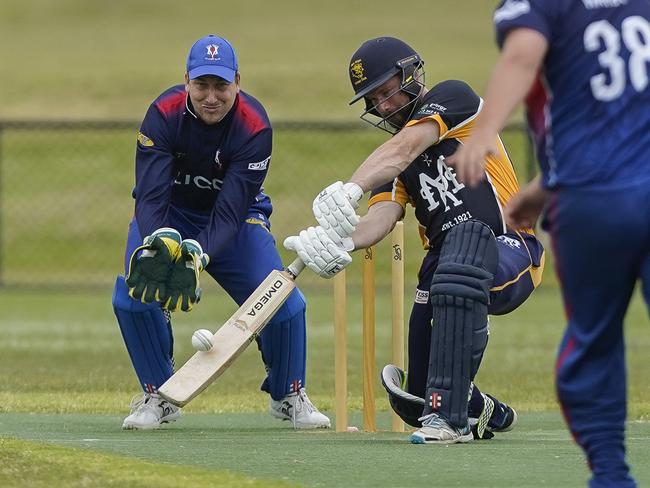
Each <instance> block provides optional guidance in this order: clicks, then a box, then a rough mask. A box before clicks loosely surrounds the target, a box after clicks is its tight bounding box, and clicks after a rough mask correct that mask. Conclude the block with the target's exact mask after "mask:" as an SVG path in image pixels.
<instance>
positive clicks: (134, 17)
mask: <svg viewBox="0 0 650 488" xmlns="http://www.w3.org/2000/svg"><path fill="white" fill-rule="evenodd" d="M493 3H495V2H476V1H475V0H438V1H436V3H435V5H432V4H431V2H428V1H426V0H414V1H411V2H409V4H408V6H405V7H404V8H403V9H399V11H398V10H397V9H396V6H395V4H394V3H393V2H390V1H388V0H379V1H376V2H373V3H372V4H367V3H365V2H362V1H360V0H353V1H349V2H294V1H289V0H278V1H275V2H268V1H264V0H248V1H246V2H220V3H219V4H218V5H217V6H215V4H214V2H209V1H207V0H198V1H193V2H191V4H184V3H179V2H175V1H172V0H139V1H138V2H132V1H129V0H114V1H111V2H99V1H95V2H88V1H83V0H59V1H56V2H52V1H50V0H29V1H27V2H25V1H22V0H3V1H2V2H0V57H1V58H2V59H3V63H2V64H1V65H0V79H2V80H3V85H2V86H3V104H2V108H1V109H0V118H3V117H4V118H6V117H11V118H36V119H42V118H48V119H49V118H66V119H69V118H127V119H128V118H136V119H138V118H140V117H142V115H143V114H144V112H145V110H146V107H147V105H148V104H149V103H150V102H151V100H152V99H153V98H154V97H155V96H156V95H157V94H158V93H160V92H161V91H162V90H164V89H165V88H167V87H168V86H170V85H173V84H177V83H181V82H182V77H183V72H184V69H185V60H186V56H187V52H188V50H189V48H190V46H191V45H192V43H193V42H194V41H195V40H196V39H197V38H199V37H201V36H203V35H205V34H207V33H211V32H214V33H218V34H221V35H223V36H225V37H227V38H229V39H230V40H231V41H232V42H233V44H234V45H235V48H236V50H237V53H238V56H239V64H240V71H241V74H242V86H243V88H244V90H246V91H249V92H250V93H252V94H254V95H256V96H257V97H259V98H260V99H261V100H263V101H264V103H265V105H266V106H267V108H268V110H269V113H270V115H271V118H272V119H274V120H280V119H298V120H302V119H311V120H322V119H335V120H339V119H354V118H356V115H357V109H356V108H355V109H350V108H349V107H348V103H347V102H348V100H349V99H350V98H351V97H350V91H351V88H350V85H349V80H348V73H347V70H348V63H349V60H350V57H351V55H352V53H353V52H354V51H355V50H356V48H357V47H358V46H359V45H360V44H361V42H363V41H364V40H366V39H369V38H371V37H376V36H379V35H394V36H397V37H403V38H404V39H405V40H407V41H408V42H410V43H411V44H412V45H413V46H414V47H415V48H416V49H418V50H419V51H420V53H421V54H422V56H423V57H424V59H425V61H426V62H427V77H428V80H429V82H430V83H431V82H433V81H435V80H440V79H444V78H461V79H466V80H467V81H468V82H470V83H472V84H473V85H475V86H476V88H477V90H479V91H481V92H482V91H483V88H484V84H485V80H486V79H487V76H488V72H489V67H490V64H491V63H492V61H493V60H494V59H495V57H496V47H495V44H494V42H493V41H492V27H491V22H490V19H491V13H492V10H493V8H494V6H495V5H493Z"/></svg>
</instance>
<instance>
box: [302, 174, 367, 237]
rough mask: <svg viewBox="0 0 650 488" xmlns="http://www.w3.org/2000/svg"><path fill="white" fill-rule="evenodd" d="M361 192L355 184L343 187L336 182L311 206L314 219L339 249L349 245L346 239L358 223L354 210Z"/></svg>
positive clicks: (319, 195) (347, 184)
mask: <svg viewBox="0 0 650 488" xmlns="http://www.w3.org/2000/svg"><path fill="white" fill-rule="evenodd" d="M361 197H363V190H362V189H361V187H360V186H359V185H357V184H356V183H346V184H345V185H344V184H343V183H342V182H340V181H337V182H336V183H332V184H331V185H330V186H328V187H327V188H325V189H324V190H323V191H321V192H320V193H319V194H318V196H317V197H316V199H315V200H314V204H313V205H312V209H313V211H314V217H316V220H317V221H318V224H319V225H320V226H321V227H322V228H323V230H324V231H325V232H327V235H328V236H329V237H330V239H332V240H333V241H334V242H336V243H337V244H339V245H340V246H341V247H347V246H348V245H349V243H348V242H346V239H349V237H350V235H351V234H352V233H353V232H354V229H355V228H356V226H357V224H358V223H359V216H358V215H357V213H356V211H355V210H356V208H357V207H358V206H359V200H361Z"/></svg>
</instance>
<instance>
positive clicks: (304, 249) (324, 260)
mask: <svg viewBox="0 0 650 488" xmlns="http://www.w3.org/2000/svg"><path fill="white" fill-rule="evenodd" d="M349 240H350V241H351V239H349ZM284 247H285V248H286V249H289V250H290V251H295V252H296V253H298V257H300V259H302V262H303V263H305V266H307V267H308V268H309V269H311V270H312V271H313V272H314V273H316V274H317V275H318V276H321V277H322V278H331V277H332V276H334V275H335V274H336V273H338V272H339V271H341V270H342V269H343V268H345V267H346V266H347V265H348V264H350V263H351V262H352V258H351V257H350V254H348V252H347V251H348V250H349V251H352V248H349V249H347V250H346V249H343V248H341V247H340V245H338V244H337V243H336V242H334V241H333V240H332V239H331V238H330V237H329V236H328V235H327V233H326V232H325V231H324V230H323V228H322V227H309V228H307V229H305V230H303V231H301V232H300V234H299V235H297V236H291V237H287V238H286V239H285V240H284Z"/></svg>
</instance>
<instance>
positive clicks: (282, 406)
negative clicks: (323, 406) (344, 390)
mask: <svg viewBox="0 0 650 488" xmlns="http://www.w3.org/2000/svg"><path fill="white" fill-rule="evenodd" d="M269 410H270V411H271V415H273V416H274V417H275V418H278V419H282V420H290V421H291V422H292V423H293V428H294V429H329V428H330V427H331V423H330V419H329V418H327V417H326V416H325V415H323V414H322V413H320V412H319V411H318V409H317V408H316V407H315V406H314V404H313V403H311V401H310V400H309V398H308V397H307V393H305V389H304V388H301V389H300V390H299V391H298V393H291V394H289V395H287V396H285V397H284V398H283V399H282V400H280V401H279V402H278V401H275V400H273V399H271V404H270V405H269Z"/></svg>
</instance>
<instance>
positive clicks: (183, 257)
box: [163, 239, 210, 312]
mask: <svg viewBox="0 0 650 488" xmlns="http://www.w3.org/2000/svg"><path fill="white" fill-rule="evenodd" d="M209 262H210V257H209V256H208V255H207V254H205V253H204V252H203V249H202V248H201V244H199V243H198V242H196V241H195V240H193V239H185V240H183V242H182V243H181V247H180V253H179V255H178V258H177V259H176V262H175V263H174V265H173V267H172V270H171V273H170V274H169V279H168V280H167V296H166V297H165V298H166V299H165V300H163V308H165V309H167V310H169V311H171V312H176V311H178V310H182V311H183V312H189V311H190V310H192V307H193V306H194V304H196V303H198V302H199V300H200V299H201V286H200V283H199V274H200V273H201V271H203V270H204V269H205V267H206V266H207V265H208V263H209Z"/></svg>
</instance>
